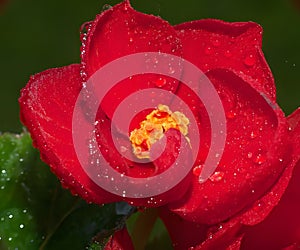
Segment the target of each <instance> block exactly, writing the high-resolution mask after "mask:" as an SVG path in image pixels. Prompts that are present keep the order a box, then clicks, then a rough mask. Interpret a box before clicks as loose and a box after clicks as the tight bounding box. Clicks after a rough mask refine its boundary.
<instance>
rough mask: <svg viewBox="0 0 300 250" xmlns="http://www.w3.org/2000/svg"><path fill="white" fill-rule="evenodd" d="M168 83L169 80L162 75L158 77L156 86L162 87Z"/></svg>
mask: <svg viewBox="0 0 300 250" xmlns="http://www.w3.org/2000/svg"><path fill="white" fill-rule="evenodd" d="M166 84H167V80H166V79H165V78H162V77H160V78H158V79H157V80H156V81H155V86H156V87H158V88H162V87H163V86H165V85H166Z"/></svg>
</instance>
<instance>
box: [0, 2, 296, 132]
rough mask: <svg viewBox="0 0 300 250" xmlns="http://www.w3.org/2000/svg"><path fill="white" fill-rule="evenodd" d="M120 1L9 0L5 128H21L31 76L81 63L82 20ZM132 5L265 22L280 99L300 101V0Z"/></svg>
mask: <svg viewBox="0 0 300 250" xmlns="http://www.w3.org/2000/svg"><path fill="white" fill-rule="evenodd" d="M0 2H1V1H0ZM117 2H120V1H109V0H105V1H104V0H88V1H83V0H80V1H79V0H72V1H63V0H42V1H41V0H10V1H9V0H8V3H7V5H6V6H5V8H4V9H2V10H1V14H0V30H1V31H0V32H1V33H0V34H1V35H0V50H1V55H0V58H1V60H0V79H1V80H0V131H2V132H4V131H11V132H18V131H21V124H20V122H19V115H18V112H19V108H18V103H17V99H18V96H19V91H20V89H21V88H22V87H23V86H24V85H25V84H26V82H27V81H28V79H29V76H30V75H32V74H34V73H37V72H40V71H42V70H45V69H47V68H51V67H59V66H63V65H67V64H71V63H74V62H79V47H80V42H79V27H80V25H81V24H82V23H83V22H85V21H89V20H91V19H93V18H94V16H95V15H96V14H97V13H98V12H99V11H100V10H101V9H102V6H103V5H104V4H110V5H114V4H115V3H117ZM132 5H133V6H134V7H135V8H136V9H138V10H140V11H143V12H146V13H152V14H154V15H159V16H161V17H162V18H164V19H166V20H168V21H169V22H170V23H171V24H176V23H180V22H185V21H189V20H195V19H201V18H220V19H223V20H226V21H249V20H251V21H256V22H258V23H260V24H261V25H262V26H263V28H264V43H263V50H264V52H265V55H266V58H267V60H268V62H269V65H270V67H271V69H272V71H273V74H274V76H275V79H276V83H277V89H278V102H279V104H280V106H281V107H282V108H283V109H284V111H286V113H287V114H289V113H291V112H292V111H293V110H294V109H296V108H297V107H298V106H300V98H299V96H300V95H299V92H300V1H299V0H294V1H292V0H281V1H277V0H276V1H270V0H268V1H262V0H252V1H241V0H229V1H224V0H219V1H217V0H214V1H213V0H184V1H176V0H143V1H142V0H139V1H137V0H135V1H132ZM297 6H298V7H297Z"/></svg>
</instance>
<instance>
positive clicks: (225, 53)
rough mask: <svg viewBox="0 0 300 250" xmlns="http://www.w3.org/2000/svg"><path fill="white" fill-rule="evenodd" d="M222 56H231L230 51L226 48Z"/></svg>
mask: <svg viewBox="0 0 300 250" xmlns="http://www.w3.org/2000/svg"><path fill="white" fill-rule="evenodd" d="M224 56H225V57H228V58H229V57H231V56H232V53H231V52H230V50H226V51H225V52H224Z"/></svg>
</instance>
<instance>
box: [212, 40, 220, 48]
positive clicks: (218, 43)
mask: <svg viewBox="0 0 300 250" xmlns="http://www.w3.org/2000/svg"><path fill="white" fill-rule="evenodd" d="M212 44H213V46H215V47H219V46H220V45H221V41H220V40H219V39H215V40H214V41H213V42H212Z"/></svg>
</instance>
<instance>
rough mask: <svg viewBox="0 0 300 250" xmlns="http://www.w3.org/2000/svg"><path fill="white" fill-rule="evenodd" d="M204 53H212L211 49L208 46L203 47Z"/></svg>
mask: <svg viewBox="0 0 300 250" xmlns="http://www.w3.org/2000/svg"><path fill="white" fill-rule="evenodd" d="M204 53H205V54H206V55H211V54H212V53H213V49H212V48H211V47H209V46H208V47H206V48H205V50H204Z"/></svg>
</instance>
